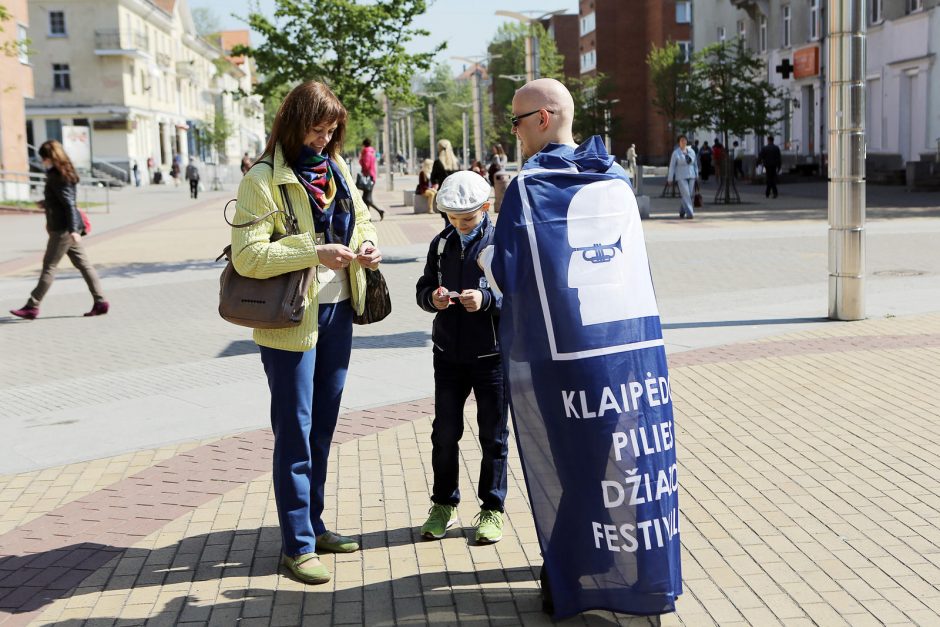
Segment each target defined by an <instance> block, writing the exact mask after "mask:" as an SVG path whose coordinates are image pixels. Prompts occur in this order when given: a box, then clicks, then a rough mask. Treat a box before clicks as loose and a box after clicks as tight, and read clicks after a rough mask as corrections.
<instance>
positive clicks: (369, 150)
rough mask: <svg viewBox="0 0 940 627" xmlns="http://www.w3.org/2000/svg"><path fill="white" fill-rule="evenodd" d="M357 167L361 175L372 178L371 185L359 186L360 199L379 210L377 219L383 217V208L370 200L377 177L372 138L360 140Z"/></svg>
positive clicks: (382, 218) (380, 219)
mask: <svg viewBox="0 0 940 627" xmlns="http://www.w3.org/2000/svg"><path fill="white" fill-rule="evenodd" d="M359 167H360V168H361V169H362V175H363V176H368V177H369V178H370V179H371V180H372V184H371V185H367V186H364V187H365V189H363V187H359V191H360V192H362V200H363V202H365V203H366V205H368V206H369V207H371V208H372V209H375V210H376V211H378V212H379V221H382V220H384V219H385V210H384V209H379V208H378V207H377V206H376V204H375V202H373V200H372V192H373V190H375V181H376V180H377V179H378V169H377V168H376V157H375V148H373V147H372V140H371V139H369V138H368V137H366V138H365V139H363V140H362V150H361V151H359Z"/></svg>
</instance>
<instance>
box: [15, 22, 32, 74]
mask: <svg viewBox="0 0 940 627" xmlns="http://www.w3.org/2000/svg"><path fill="white" fill-rule="evenodd" d="M28 40H29V31H28V30H27V29H26V27H25V26H23V25H22V24H17V25H16V55H17V56H18V57H19V59H20V63H22V64H23V65H26V64H28V63H29V47H28V46H27V45H26V42H27V41H28Z"/></svg>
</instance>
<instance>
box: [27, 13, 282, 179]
mask: <svg viewBox="0 0 940 627" xmlns="http://www.w3.org/2000/svg"><path fill="white" fill-rule="evenodd" d="M29 16H30V25H31V32H30V38H31V39H32V49H33V50H34V51H35V54H34V55H32V56H31V57H30V61H31V63H32V65H33V69H34V77H35V96H34V98H33V100H32V101H31V102H30V103H29V104H28V105H27V109H26V116H27V136H28V141H29V143H30V144H32V145H33V146H38V145H39V144H41V143H42V142H43V141H45V140H46V139H61V138H62V129H63V127H69V126H78V127H88V129H89V134H90V145H91V146H90V149H91V156H92V162H93V164H94V168H95V170H96V171H97V172H100V173H105V174H110V175H112V176H116V177H118V178H123V179H124V180H129V172H130V170H131V168H132V166H133V164H134V163H135V162H136V163H137V165H138V166H139V170H140V173H141V178H142V179H144V180H145V181H146V179H147V178H148V177H147V174H148V169H147V164H148V160H152V163H153V164H154V167H155V168H157V167H159V168H160V169H162V171H163V173H164V175H166V174H167V173H168V172H169V168H170V165H171V163H172V161H173V159H174V156H175V155H179V158H180V159H181V160H182V163H183V164H184V165H185V163H186V162H187V160H188V159H189V157H190V156H191V155H192V156H195V157H199V158H202V159H203V160H208V161H216V160H218V161H221V162H223V163H225V162H226V161H233V162H234V163H236V164H237V162H238V157H239V156H240V154H241V152H242V151H252V150H254V148H255V146H256V145H257V143H258V141H260V139H263V135H264V130H263V115H262V108H261V105H260V100H259V99H258V98H257V97H256V96H250V97H248V98H239V99H236V97H235V95H234V94H235V93H236V91H237V88H239V87H241V88H242V89H244V90H245V91H246V92H248V93H249V94H250V93H251V77H250V74H249V73H248V72H246V70H245V68H242V67H239V66H235V65H233V64H232V63H230V62H227V61H225V62H223V63H220V62H219V60H223V61H224V60H225V57H224V55H223V53H222V51H221V50H220V49H219V48H218V47H216V46H213V45H211V44H210V43H209V42H207V41H206V40H205V39H203V38H201V37H199V36H198V35H197V34H196V30H195V27H194V25H193V21H192V16H191V14H190V11H189V7H188V5H187V2H186V0H52V1H51V2H45V1H43V2H40V1H39V0H29ZM245 67H247V65H246V66H245ZM217 110H221V111H223V112H224V113H225V115H226V117H227V118H228V119H229V121H230V122H231V123H232V124H233V125H234V127H235V128H236V129H240V128H243V127H245V128H250V129H251V133H250V136H251V139H252V141H250V142H245V144H244V145H243V144H242V140H243V138H248V137H249V135H247V134H242V133H237V132H236V133H235V134H234V137H233V138H232V139H231V140H230V142H229V145H227V146H226V150H225V151H223V154H221V155H217V154H215V151H214V150H212V148H211V147H209V146H206V145H205V142H204V141H202V138H201V135H200V132H199V131H200V129H201V128H203V127H204V126H205V125H207V124H210V123H212V121H213V120H214V118H215V115H216V111H217Z"/></svg>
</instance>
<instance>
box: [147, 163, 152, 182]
mask: <svg viewBox="0 0 940 627" xmlns="http://www.w3.org/2000/svg"><path fill="white" fill-rule="evenodd" d="M147 182H148V183H153V157H147Z"/></svg>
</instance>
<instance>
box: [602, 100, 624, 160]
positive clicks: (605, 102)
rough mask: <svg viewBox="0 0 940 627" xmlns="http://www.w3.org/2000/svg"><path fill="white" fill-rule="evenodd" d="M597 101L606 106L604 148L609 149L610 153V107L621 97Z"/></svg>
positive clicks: (608, 152)
mask: <svg viewBox="0 0 940 627" xmlns="http://www.w3.org/2000/svg"><path fill="white" fill-rule="evenodd" d="M597 102H598V104H600V105H601V106H603V107H604V148H606V149H607V154H610V126H611V124H610V121H611V120H610V109H611V107H612V106H613V105H615V104H617V103H618V102H620V99H619V98H613V99H611V100H598V101H597Z"/></svg>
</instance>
